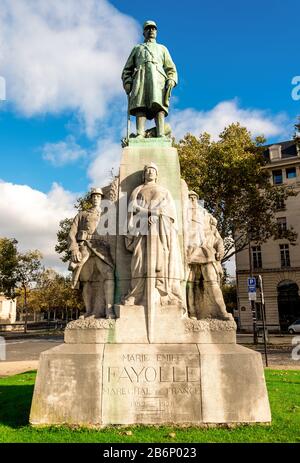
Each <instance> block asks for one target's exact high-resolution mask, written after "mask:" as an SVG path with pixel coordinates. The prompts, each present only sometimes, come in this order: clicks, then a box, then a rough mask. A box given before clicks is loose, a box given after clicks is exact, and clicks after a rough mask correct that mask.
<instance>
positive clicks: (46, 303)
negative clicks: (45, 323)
mask: <svg viewBox="0 0 300 463" xmlns="http://www.w3.org/2000/svg"><path fill="white" fill-rule="evenodd" d="M27 306H28V309H30V310H32V311H33V312H34V313H36V312H42V311H43V312H47V313H48V318H49V316H50V312H54V313H55V314H57V313H58V312H60V313H62V314H63V315H65V318H68V312H69V311H71V312H72V311H73V310H76V311H77V312H78V311H80V310H81V309H82V308H83V302H82V298H81V295H80V293H79V291H74V290H73V289H72V287H71V278H70V277H65V276H63V275H60V274H58V273H57V272H55V271H54V270H52V269H44V270H43V271H42V272H41V273H40V274H39V276H38V279H37V283H36V286H35V287H34V288H33V289H30V290H29V291H28V293H27Z"/></svg>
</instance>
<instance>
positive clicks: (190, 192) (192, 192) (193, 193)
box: [189, 190, 199, 199]
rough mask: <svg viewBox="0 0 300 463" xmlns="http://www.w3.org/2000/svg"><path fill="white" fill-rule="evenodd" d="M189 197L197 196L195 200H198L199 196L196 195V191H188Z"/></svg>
mask: <svg viewBox="0 0 300 463" xmlns="http://www.w3.org/2000/svg"><path fill="white" fill-rule="evenodd" d="M190 196H197V199H199V195H198V194H197V193H196V191H193V190H191V191H189V197H190Z"/></svg>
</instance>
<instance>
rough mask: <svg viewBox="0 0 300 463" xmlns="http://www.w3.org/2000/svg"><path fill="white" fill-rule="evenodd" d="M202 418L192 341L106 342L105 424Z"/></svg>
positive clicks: (104, 376) (104, 380)
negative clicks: (174, 342) (121, 343)
mask: <svg viewBox="0 0 300 463" xmlns="http://www.w3.org/2000/svg"><path fill="white" fill-rule="evenodd" d="M179 403H180V406H179ZM201 420H202V417H201V391H200V367H199V354H198V350H197V348H196V345H182V346H180V347H179V346H176V345H175V346H174V345H168V346H166V345H155V344H151V345H146V346H145V345H138V346H133V345H127V346H126V345H116V344H114V345H109V346H107V347H106V349H105V355H104V363H103V423H104V424H110V423H118V424H134V423H145V424H147V423H148V424H149V423H150V424H154V423H168V422H169V423H197V422H201Z"/></svg>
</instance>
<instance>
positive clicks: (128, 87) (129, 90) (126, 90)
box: [124, 84, 131, 95]
mask: <svg viewBox="0 0 300 463" xmlns="http://www.w3.org/2000/svg"><path fill="white" fill-rule="evenodd" d="M124 89H125V92H126V93H127V95H129V93H130V92H131V84H125V85H124Z"/></svg>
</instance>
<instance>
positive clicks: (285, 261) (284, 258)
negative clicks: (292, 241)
mask: <svg viewBox="0 0 300 463" xmlns="http://www.w3.org/2000/svg"><path fill="white" fill-rule="evenodd" d="M279 248H280V261H281V267H290V266H291V261H290V250H289V245H288V244H280V245H279Z"/></svg>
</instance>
